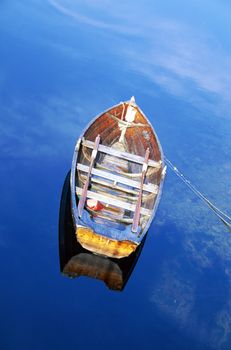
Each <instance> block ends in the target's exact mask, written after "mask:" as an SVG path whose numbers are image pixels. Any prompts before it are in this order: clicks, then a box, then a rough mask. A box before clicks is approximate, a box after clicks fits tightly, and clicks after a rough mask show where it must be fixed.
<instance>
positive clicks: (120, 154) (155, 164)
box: [82, 140, 161, 168]
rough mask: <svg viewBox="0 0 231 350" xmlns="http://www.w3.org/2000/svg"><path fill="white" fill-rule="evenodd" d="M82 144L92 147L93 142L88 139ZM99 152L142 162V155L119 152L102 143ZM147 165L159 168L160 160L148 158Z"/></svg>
mask: <svg viewBox="0 0 231 350" xmlns="http://www.w3.org/2000/svg"><path fill="white" fill-rule="evenodd" d="M82 144H83V145H84V146H86V147H88V148H93V147H94V142H92V141H88V140H83V141H82ZM98 150H99V152H102V153H106V154H110V155H112V156H114V157H119V158H123V159H126V160H129V161H131V162H134V163H138V164H143V162H144V157H141V156H137V155H136V154H131V153H127V152H121V151H119V150H117V149H115V148H112V147H107V146H104V145H99V149H98ZM148 166H151V167H154V168H160V167H161V161H160V162H156V161H154V160H152V159H149V161H148Z"/></svg>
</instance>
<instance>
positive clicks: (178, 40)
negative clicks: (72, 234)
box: [0, 0, 231, 350]
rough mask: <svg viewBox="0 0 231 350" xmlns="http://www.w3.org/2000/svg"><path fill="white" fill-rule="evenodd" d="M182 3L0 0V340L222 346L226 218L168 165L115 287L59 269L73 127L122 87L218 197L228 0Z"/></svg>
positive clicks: (226, 101) (226, 143) (168, 149)
mask: <svg viewBox="0 0 231 350" xmlns="http://www.w3.org/2000/svg"><path fill="white" fill-rule="evenodd" d="M185 6H186V5H185V4H184V3H183V2H182V1H180V0H179V1H177V2H176V3H175V4H174V6H172V5H171V3H170V2H169V1H167V0H165V1H162V2H160V1H156V2H155V3H153V2H151V1H148V0H145V1H144V2H143V3H142V5H141V3H133V2H131V1H129V2H127V3H126V4H124V3H122V2H121V1H119V2H117V4H113V3H111V2H109V1H107V0H105V1H98V2H93V1H90V0H89V1H86V2H83V1H79V2H72V1H68V0H64V1H60V0H49V1H40V0H33V1H30V3H29V4H28V2H26V1H25V0H22V1H20V2H17V3H16V2H15V3H13V2H4V1H3V2H1V4H0V10H1V11H0V28H1V34H0V36H1V40H0V52H1V55H0V62H1V65H0V99H1V104H0V133H1V138H0V149H1V153H0V154H1V168H0V169H1V170H0V176H1V185H0V186H1V192H0V193H1V198H2V200H1V223H0V225H1V226H0V227H1V231H0V261H1V291H0V296H1V298H0V299H1V302H0V304H1V318H0V324H1V336H0V345H1V348H2V349H4V350H5V349H7V350H8V349H16V348H20V349H31V348H33V349H51V348H52V349H53V348H54V349H64V348H68V349H76V348H83V347H84V348H85V349H90V348H93V347H94V348H99V347H100V348H101V349H108V348H111V349H114V348H116V349H118V347H120V348H133V349H141V348H142V349H145V350H146V349H154V348H156V349H186V348H187V349H229V348H230V341H231V316H230V315H231V297H230V295H231V293H230V292H231V288H230V287H231V270H230V268H231V253H230V252H231V237H230V234H229V232H228V231H227V230H226V228H225V227H224V226H223V225H222V224H221V223H219V222H218V221H217V219H216V218H215V217H214V216H213V215H212V214H211V213H210V211H209V210H208V209H207V208H206V207H204V206H203V205H202V204H201V203H200V202H199V201H198V200H197V199H196V198H195V197H194V196H193V195H192V194H191V193H190V192H189V191H188V190H187V189H186V188H185V187H184V185H183V184H181V183H180V182H179V181H178V180H177V178H176V177H174V175H173V174H171V172H170V170H169V171H168V174H167V178H166V182H165V186H164V191H163V196H162V200H161V203H160V207H159V209H158V212H157V216H156V219H155V221H154V222H153V224H152V226H151V228H150V230H149V234H148V237H147V239H146V242H145V245H144V247H143V250H142V252H141V255H140V257H139V259H138V261H137V263H136V266H135V268H134V270H133V272H132V274H131V276H130V278H129V279H128V281H127V283H126V285H125V287H124V289H123V291H121V292H118V291H111V290H110V289H109V288H107V287H106V285H105V284H104V283H103V282H101V281H99V280H97V279H95V278H94V279H93V278H87V277H79V278H76V279H70V278H68V277H66V276H64V275H62V274H61V273H60V262H59V259H60V257H59V240H58V222H59V205H60V200H61V193H62V188H63V183H64V180H65V177H66V174H67V172H68V171H69V169H70V165H71V158H72V153H73V149H74V145H75V142H76V139H77V137H78V136H79V134H80V132H81V130H82V129H83V127H84V126H85V125H86V124H87V123H88V122H89V121H90V120H91V119H92V118H93V117H94V116H95V115H96V114H98V113H100V112H101V111H102V110H105V109H106V108H108V107H110V106H112V105H114V104H115V103H118V102H120V101H122V100H127V99H129V98H130V97H131V96H132V95H135V97H136V101H137V103H138V104H139V106H140V107H141V109H142V110H143V111H144V112H145V114H146V115H147V116H148V117H149V119H150V120H151V122H152V123H153V125H154V127H155V129H156V131H157V133H158V136H159V138H160V141H161V143H162V146H163V150H164V152H165V154H166V155H167V157H168V158H170V159H171V160H172V161H173V163H175V164H177V166H178V167H179V169H180V170H182V171H183V172H184V174H185V175H186V177H188V178H189V179H190V180H192V182H193V183H194V184H195V185H196V186H197V187H198V188H199V189H200V190H202V192H204V193H205V194H206V195H208V196H209V198H211V200H213V201H214V202H215V203H216V204H217V205H218V206H219V207H221V209H223V210H225V211H229V209H230V207H231V201H230V198H231V196H230V194H231V190H230V171H231V162H230V146H231V137H230V136H231V131H230V130H231V128H230V126H231V122H230V120H231V115H230V101H231V96H230V89H229V86H230V76H229V74H228V72H229V71H230V60H229V56H230V45H229V41H228V39H227V38H228V37H229V35H228V34H230V21H229V17H228V13H229V10H230V8H229V4H228V3H227V2H225V1H222V2H218V1H214V2H213V4H212V5H210V3H209V2H208V1H205V2H203V4H200V3H197V2H196V3H194V4H190V5H189V4H188V5H187V8H186V7H185Z"/></svg>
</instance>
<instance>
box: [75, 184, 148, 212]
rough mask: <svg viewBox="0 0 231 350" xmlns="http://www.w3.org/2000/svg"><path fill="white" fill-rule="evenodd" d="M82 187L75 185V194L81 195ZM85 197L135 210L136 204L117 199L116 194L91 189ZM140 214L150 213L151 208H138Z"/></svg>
mask: <svg viewBox="0 0 231 350" xmlns="http://www.w3.org/2000/svg"><path fill="white" fill-rule="evenodd" d="M82 192H83V190H82V188H80V187H76V193H77V195H80V196H81V195H82ZM87 198H91V199H97V200H99V201H100V202H103V203H105V204H110V205H113V206H115V207H118V208H123V209H127V210H130V211H133V212H134V211H135V209H136V206H135V204H131V203H128V202H124V201H121V200H119V199H117V198H118V197H116V196H111V195H110V196H105V195H103V194H99V193H96V192H92V191H89V190H88V191H87ZM140 212H141V214H142V215H151V213H152V212H151V210H149V209H145V208H141V210H140Z"/></svg>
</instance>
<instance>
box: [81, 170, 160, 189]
mask: <svg viewBox="0 0 231 350" xmlns="http://www.w3.org/2000/svg"><path fill="white" fill-rule="evenodd" d="M77 169H78V170H81V171H83V172H85V173H88V171H89V167H88V166H87V165H83V164H80V163H78V164H77ZM91 173H92V175H95V176H99V177H101V178H103V179H107V180H109V181H110V184H111V183H113V182H117V183H120V184H123V185H127V186H128V187H130V188H137V189H140V182H139V181H135V180H131V179H128V178H126V177H123V176H120V175H116V174H114V173H110V172H108V171H104V170H100V169H96V168H93V169H92V171H91ZM143 190H144V191H147V192H150V193H154V194H157V193H158V186H157V185H153V184H144V186H143Z"/></svg>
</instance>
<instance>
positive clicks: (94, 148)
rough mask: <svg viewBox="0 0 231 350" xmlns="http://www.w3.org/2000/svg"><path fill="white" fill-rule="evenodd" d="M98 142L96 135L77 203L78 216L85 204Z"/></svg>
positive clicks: (98, 137) (80, 214)
mask: <svg viewBox="0 0 231 350" xmlns="http://www.w3.org/2000/svg"><path fill="white" fill-rule="evenodd" d="M99 143H100V136H99V135H98V136H97V137H96V139H95V142H94V144H93V151H92V154H91V162H90V165H89V167H88V173H87V179H86V182H85V184H84V187H83V191H82V196H81V198H80V200H79V205H78V214H79V217H81V216H82V212H83V207H84V204H85V201H86V196H87V190H88V187H89V183H90V178H91V172H92V168H93V165H94V161H95V158H96V155H97V151H98V148H99Z"/></svg>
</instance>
